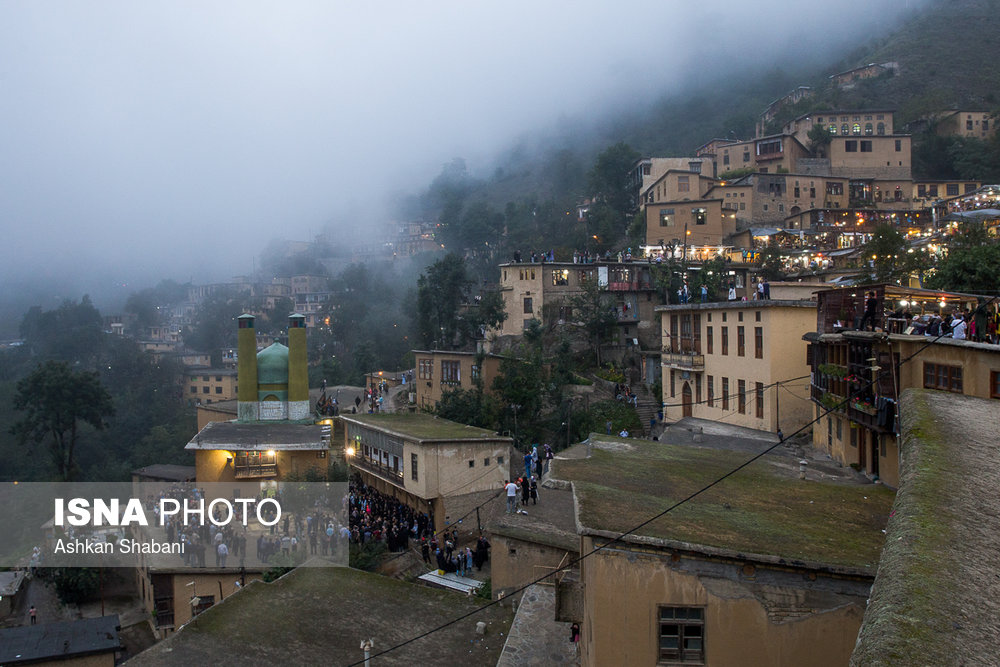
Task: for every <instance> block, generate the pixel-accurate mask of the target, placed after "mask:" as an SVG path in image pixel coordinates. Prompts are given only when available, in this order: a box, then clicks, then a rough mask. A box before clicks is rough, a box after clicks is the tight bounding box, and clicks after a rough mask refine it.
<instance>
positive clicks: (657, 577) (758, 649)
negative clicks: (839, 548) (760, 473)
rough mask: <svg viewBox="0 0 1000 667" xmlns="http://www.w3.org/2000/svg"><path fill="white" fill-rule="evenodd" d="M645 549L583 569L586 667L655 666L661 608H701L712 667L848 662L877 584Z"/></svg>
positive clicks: (585, 545)
mask: <svg viewBox="0 0 1000 667" xmlns="http://www.w3.org/2000/svg"><path fill="white" fill-rule="evenodd" d="M592 548H593V543H592V541H591V539H590V538H588V537H584V538H582V544H581V549H582V550H583V552H584V553H587V552H590V551H591V549H592ZM643 551H644V552H645V553H637V552H626V551H619V550H606V551H601V552H598V553H596V554H594V555H592V556H590V557H589V558H587V559H586V560H585V561H583V563H582V570H581V577H582V582H583V585H584V591H585V600H584V620H583V623H581V631H582V637H581V665H584V666H587V667H599V666H602V665H653V664H657V661H658V640H659V616H658V615H659V607H660V606H671V607H688V606H693V607H701V608H703V609H704V642H705V644H704V645H705V663H704V664H706V665H710V666H712V665H720V666H721V665H813V666H823V665H830V666H834V665H836V666H838V667H839V666H840V665H845V664H847V661H848V660H849V658H850V655H851V651H852V649H853V648H854V642H855V638H856V637H857V633H858V629H859V628H860V626H861V618H862V614H863V613H864V604H865V595H866V593H865V592H863V591H866V590H867V589H868V588H869V587H870V582H868V583H867V584H864V583H858V582H838V581H836V580H832V579H829V578H827V577H825V576H824V575H822V574H819V575H816V576H815V579H816V580H815V581H810V578H812V577H813V574H815V573H812V574H810V575H809V576H806V575H807V573H805V572H798V573H791V572H781V571H769V570H765V569H764V568H762V567H759V566H757V567H754V566H748V565H742V566H741V565H740V564H739V563H720V562H718V559H705V560H702V561H698V560H695V559H693V558H689V557H687V556H684V557H681V556H679V555H678V556H671V555H670V554H660V553H655V552H652V550H646V549H644V550H643ZM674 559H676V560H674ZM699 569H702V570H704V571H705V572H706V573H705V574H701V573H698V572H697V571H698V570H699ZM858 593H860V595H859V594H858Z"/></svg>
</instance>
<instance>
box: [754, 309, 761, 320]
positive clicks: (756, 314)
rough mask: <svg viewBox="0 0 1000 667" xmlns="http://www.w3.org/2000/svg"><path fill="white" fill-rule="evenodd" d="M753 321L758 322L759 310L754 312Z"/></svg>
mask: <svg viewBox="0 0 1000 667" xmlns="http://www.w3.org/2000/svg"><path fill="white" fill-rule="evenodd" d="M753 319H754V320H755V321H757V322H760V311H759V310H758V311H754V314H753Z"/></svg>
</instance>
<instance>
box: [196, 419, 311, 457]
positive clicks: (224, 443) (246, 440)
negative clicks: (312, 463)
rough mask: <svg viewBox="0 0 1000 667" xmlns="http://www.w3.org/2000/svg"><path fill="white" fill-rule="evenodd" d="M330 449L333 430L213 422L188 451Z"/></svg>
mask: <svg viewBox="0 0 1000 667" xmlns="http://www.w3.org/2000/svg"><path fill="white" fill-rule="evenodd" d="M329 448H330V427H329V426H324V425H322V424H293V423H289V422H209V423H208V424H205V428H203V429H201V430H200V431H199V432H198V435H196V436H194V437H193V438H191V441H190V442H188V444H187V445H186V446H185V447H184V449H193V450H199V449H201V450H207V449H239V450H245V451H256V450H261V451H263V450H268V449H280V450H282V451H291V450H313V449H315V450H320V449H329Z"/></svg>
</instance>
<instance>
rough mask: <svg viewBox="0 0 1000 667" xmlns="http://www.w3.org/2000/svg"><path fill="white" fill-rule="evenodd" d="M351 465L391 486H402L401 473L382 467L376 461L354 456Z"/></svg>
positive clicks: (400, 471)
mask: <svg viewBox="0 0 1000 667" xmlns="http://www.w3.org/2000/svg"><path fill="white" fill-rule="evenodd" d="M351 464H353V465H356V466H357V467H359V468H361V469H362V470H367V471H369V472H372V473H375V474H376V475H378V476H379V477H381V478H382V479H385V480H387V481H389V482H392V483H393V484H398V485H399V486H403V471H402V470H401V469H400V470H395V469H393V468H390V467H389V466H386V465H382V464H380V463H378V462H377V461H371V460H369V459H366V458H365V457H363V456H355V457H353V458H352V459H351Z"/></svg>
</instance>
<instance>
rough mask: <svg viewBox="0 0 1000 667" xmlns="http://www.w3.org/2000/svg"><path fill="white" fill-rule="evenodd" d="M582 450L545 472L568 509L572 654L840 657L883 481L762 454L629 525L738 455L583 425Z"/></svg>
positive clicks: (874, 540)
mask: <svg viewBox="0 0 1000 667" xmlns="http://www.w3.org/2000/svg"><path fill="white" fill-rule="evenodd" d="M580 447H586V446H584V445H581V446H580ZM589 451H590V455H589V456H586V455H585V456H584V457H582V458H579V459H572V460H571V459H568V458H567V459H566V460H557V461H556V462H555V463H556V468H555V473H554V476H555V477H557V478H559V479H562V480H566V481H569V482H571V483H572V484H573V488H574V489H575V494H576V505H577V508H578V509H577V512H576V516H577V517H578V519H577V521H578V525H579V531H580V554H581V556H583V560H582V561H581V562H580V573H579V582H580V584H579V590H580V592H581V593H582V605H581V607H582V608H581V610H580V612H579V615H578V616H577V617H576V618H575V619H574V620H576V621H577V622H578V623H579V624H580V628H581V641H580V656H581V659H580V664H581V665H584V666H595V667H596V666H603V665H654V664H670V665H673V664H702V665H831V666H834V665H836V666H839V665H844V664H846V663H847V660H848V658H849V657H850V654H851V651H852V649H853V648H854V643H855V638H856V636H857V633H858V628H859V627H860V625H861V619H862V615H863V613H864V610H865V601H866V599H867V597H868V595H869V591H870V589H871V584H872V581H873V579H874V575H875V568H876V564H877V562H878V557H879V552H880V550H881V547H882V542H883V539H884V538H883V535H882V531H881V529H882V528H883V527H884V526H885V523H886V518H887V516H888V513H889V511H890V507H891V504H892V499H893V493H892V492H891V491H889V490H888V489H885V488H878V487H872V486H863V485H857V484H855V483H849V482H846V481H844V482H837V481H831V477H830V476H828V475H821V474H818V473H813V472H810V473H809V476H808V477H807V479H806V480H801V479H799V478H798V474H797V472H796V471H795V470H794V468H792V466H789V465H788V462H787V461H783V460H781V457H767V458H764V459H762V460H761V461H758V462H757V463H756V464H754V465H753V466H751V467H748V468H746V469H745V470H743V471H741V472H740V474H739V475H736V476H733V477H730V478H728V479H726V480H724V481H723V482H721V483H719V486H718V488H717V489H715V490H712V491H710V492H708V493H706V494H702V495H700V496H696V497H695V498H693V499H691V500H689V501H688V502H686V503H685V505H684V506H683V507H679V508H678V509H677V510H675V511H674V512H672V513H671V514H669V515H667V516H665V517H663V518H661V519H658V520H656V521H654V522H652V523H646V524H644V525H643V526H642V528H640V529H638V530H633V529H634V526H635V525H636V524H637V523H639V522H640V521H642V520H645V519H648V518H650V517H651V516H652V515H655V514H656V512H657V511H658V508H665V507H668V506H669V505H670V504H671V503H673V502H675V501H676V500H677V499H678V498H683V497H685V496H687V495H688V494H690V493H694V491H695V490H697V489H698V488H700V487H701V486H703V485H704V484H707V483H709V481H710V480H714V479H718V478H719V477H720V476H721V475H722V474H724V473H725V472H727V471H729V470H732V469H733V468H734V467H736V466H737V465H739V464H741V463H743V462H745V460H746V455H745V454H743V453H740V452H733V451H724V450H717V449H702V448H698V447H691V446H676V445H668V444H665V443H656V442H651V441H644V440H631V439H630V440H619V439H614V438H608V437H605V436H596V435H591V439H590V442H589ZM790 468H792V469H790ZM651 508H652V509H651ZM627 531H630V532H628V534H627V535H626V536H625V537H621V535H622V533H623V532H627ZM844 535H850V536H851V539H849V540H845V539H842V537H843V536H844ZM597 549H599V550H597ZM595 550H596V551H595Z"/></svg>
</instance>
